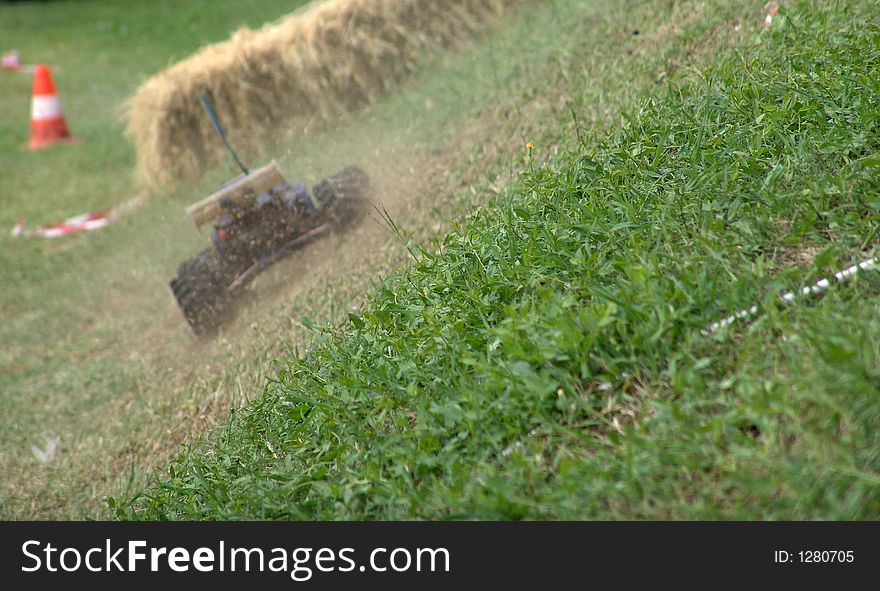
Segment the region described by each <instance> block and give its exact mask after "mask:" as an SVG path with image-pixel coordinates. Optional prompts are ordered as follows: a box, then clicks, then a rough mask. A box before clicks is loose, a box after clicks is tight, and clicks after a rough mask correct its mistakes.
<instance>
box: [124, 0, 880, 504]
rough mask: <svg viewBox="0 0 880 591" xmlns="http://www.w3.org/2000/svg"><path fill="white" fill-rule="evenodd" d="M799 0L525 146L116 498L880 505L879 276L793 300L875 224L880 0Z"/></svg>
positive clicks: (855, 255)
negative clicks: (195, 438) (585, 130)
mask: <svg viewBox="0 0 880 591" xmlns="http://www.w3.org/2000/svg"><path fill="white" fill-rule="evenodd" d="M788 8H789V11H790V13H791V16H792V18H791V19H790V20H789V19H786V20H784V21H783V22H782V23H781V24H780V21H779V20H777V23H776V25H774V29H773V31H772V32H771V33H769V34H764V33H760V34H755V33H754V31H752V30H749V31H748V32H747V34H745V35H744V36H743V37H742V39H741V43H740V44H739V46H738V47H737V49H736V50H735V51H726V52H723V53H722V55H721V56H720V57H719V58H718V59H717V60H715V61H714V63H713V64H712V65H711V66H710V67H708V68H707V69H706V70H705V71H704V72H702V73H689V74H687V75H684V76H674V81H673V82H671V83H670V84H669V86H668V91H667V92H666V93H665V94H663V95H662V96H660V98H658V99H657V100H653V101H648V102H647V103H645V104H644V105H643V106H642V107H641V108H640V109H638V110H637V111H635V112H633V113H632V115H631V116H630V117H628V119H627V123H626V124H625V125H623V126H622V127H620V128H619V129H616V130H614V131H613V132H612V133H611V134H610V135H608V136H607V137H604V138H600V139H599V140H598V141H596V142H593V141H591V140H589V139H588V140H585V141H583V142H582V143H581V144H580V145H578V146H577V147H575V148H574V149H571V150H570V151H568V152H566V153H564V154H562V155H561V156H560V157H559V158H557V159H555V160H554V161H553V163H552V164H550V165H547V166H544V165H539V164H538V163H537V162H533V161H532V160H531V158H527V159H526V161H525V162H524V163H523V167H524V170H523V172H522V174H521V175H520V179H519V181H518V182H517V183H515V184H514V185H513V186H512V187H510V189H509V190H506V191H504V192H502V193H501V194H499V195H497V196H496V198H495V199H494V201H493V202H492V203H491V206H490V207H486V208H483V209H481V210H479V211H478V212H477V213H476V214H475V215H474V216H473V217H472V218H470V219H469V220H468V221H467V222H466V223H465V224H464V225H462V226H461V227H460V228H459V229H458V230H456V231H454V232H452V233H450V234H449V235H448V236H446V237H445V238H444V239H443V240H442V242H441V243H440V244H439V245H438V248H436V249H431V250H419V249H417V250H416V251H415V253H416V254H415V257H416V258H417V262H415V263H414V264H413V265H412V266H411V267H409V268H408V269H407V270H405V271H402V272H400V273H398V274H396V275H394V276H392V277H390V278H389V279H387V280H386V281H384V282H383V283H382V284H381V285H380V286H378V288H377V290H376V292H375V294H374V295H373V297H371V299H370V301H369V303H368V305H367V306H366V308H365V309H364V310H363V311H362V313H359V314H353V315H351V316H350V318H349V321H348V322H347V323H345V324H343V325H340V326H336V327H328V328H326V329H324V331H323V334H322V342H321V344H320V346H317V347H315V348H314V349H312V350H311V351H310V352H308V353H306V354H304V355H302V356H300V357H297V358H293V359H290V360H289V361H288V362H287V366H286V368H285V369H284V370H283V371H281V372H280V374H279V375H278V378H277V380H274V381H272V383H270V385H269V386H268V387H267V389H266V392H265V394H264V395H263V396H262V397H261V398H258V399H256V400H254V401H253V402H252V403H251V404H249V405H248V406H247V407H246V408H245V409H244V410H243V411H242V412H240V413H237V414H236V415H235V417H234V418H233V419H232V420H231V421H230V422H229V424H228V426H227V427H226V428H224V429H222V430H218V431H217V432H215V433H214V435H213V437H212V438H211V439H210V440H209V441H207V442H205V443H204V444H203V445H202V446H201V447H196V448H195V449H193V450H190V451H189V452H188V453H186V454H184V455H182V456H181V457H179V458H178V460H177V461H175V462H173V463H172V464H171V465H170V466H169V469H168V471H167V472H166V473H164V474H163V475H160V477H159V481H158V482H157V483H156V484H155V485H154V486H153V487H151V488H150V489H149V490H147V491H145V493H144V494H143V495H142V496H141V497H140V498H137V499H134V500H126V502H125V503H124V505H125V508H124V509H121V510H120V515H121V516H126V517H130V518H232V517H234V518H241V517H255V518H347V519H362V518H410V517H422V518H442V517H483V518H489V517H491V518H523V517H529V518H531V517H537V518H548V517H554V518H555V517H563V518H634V517H637V518H646V517H647V518H656V517H661V518H717V517H730V518H828V519H865V518H869V519H870V518H877V517H878V516H880V474H878V468H877V466H878V449H880V445H878V439H877V437H878V436H877V432H876V424H877V421H878V419H880V416H878V414H880V413H878V408H880V407H878V404H877V393H878V392H877V391H878V384H880V381H878V380H880V374H878V373H877V369H876V368H877V367H878V362H880V349H878V346H877V342H878V337H880V322H878V320H877V318H878V315H877V310H878V308H877V304H876V300H875V299H874V298H875V297H876V295H877V293H878V289H880V280H878V279H877V278H876V277H874V276H867V277H865V278H864V279H862V280H859V281H857V282H855V284H854V285H851V286H847V287H845V288H841V289H837V290H834V291H833V292H832V293H830V294H828V295H827V296H826V297H825V298H823V299H821V300H820V301H817V302H815V304H814V305H806V304H804V303H802V304H798V305H795V306H791V307H783V306H781V305H779V304H778V303H777V300H776V299H775V297H774V294H777V293H779V292H780V290H782V289H790V288H795V287H797V286H799V285H803V284H804V283H806V282H810V281H813V280H815V279H816V278H818V277H820V276H825V275H827V274H828V273H829V272H831V270H832V269H836V268H838V267H840V266H842V265H845V264H849V263H850V262H852V261H854V260H857V259H859V258H861V257H862V256H865V254H866V253H867V252H869V251H871V249H872V248H873V246H874V244H875V242H876V227H877V222H878V213H877V207H878V203H880V201H878V199H880V181H878V175H877V172H878V169H877V162H878V151H880V115H878V111H877V107H876V105H877V104H880V103H878V100H880V83H878V80H880V53H878V48H880V29H878V28H877V23H876V20H875V19H874V18H873V17H875V16H876V14H877V11H878V3H877V2H875V1H865V2H848V3H847V2H841V3H835V4H834V5H833V6H831V5H828V3H819V2H806V1H800V2H792V3H789V4H788ZM546 129H547V131H548V136H547V137H548V138H549V137H552V136H553V134H554V133H559V132H561V130H562V129H565V127H564V126H562V125H560V124H559V123H558V122H555V121H547V122H546ZM753 301H760V302H762V303H763V304H764V308H763V311H762V313H761V314H760V316H759V317H758V318H757V320H756V321H755V322H753V323H750V324H748V325H737V326H735V327H733V328H731V329H727V330H724V331H721V332H720V333H718V334H717V335H715V336H712V337H705V336H702V335H701V329H702V328H703V327H704V326H705V325H706V324H707V323H708V322H710V321H712V320H714V319H717V318H719V317H721V316H723V315H725V314H727V313H730V312H732V311H735V310H737V309H741V308H743V307H747V306H748V305H750V304H751V302H753ZM130 502H131V503H133V504H129V503H130Z"/></svg>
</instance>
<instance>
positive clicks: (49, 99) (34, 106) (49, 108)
mask: <svg viewBox="0 0 880 591" xmlns="http://www.w3.org/2000/svg"><path fill="white" fill-rule="evenodd" d="M61 115H63V112H62V110H61V101H60V100H58V95H54V94H50V95H46V96H35V97H34V98H33V101H32V102H31V119H34V120H37V121H40V120H45V119H55V118H56V117H61Z"/></svg>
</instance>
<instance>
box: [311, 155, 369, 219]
mask: <svg viewBox="0 0 880 591" xmlns="http://www.w3.org/2000/svg"><path fill="white" fill-rule="evenodd" d="M369 190H370V180H369V177H367V174H366V173H365V172H364V171H363V170H361V169H360V168H358V167H357V166H349V167H348V168H346V169H344V170H342V171H341V172H340V173H338V174H335V175H333V176H331V177H328V178H326V179H324V180H323V181H321V182H320V183H318V184H317V185H315V187H314V194H315V199H316V200H317V202H318V207H319V208H320V211H321V213H322V214H323V215H326V216H327V218H328V219H329V220H330V221H331V223H332V224H333V228H334V230H336V231H345V230H349V229H351V228H352V227H354V226H355V225H356V223H357V222H358V221H360V220H362V219H363V218H364V216H365V215H366V213H367V209H368V206H369V202H368V201H367V193H368V192H369Z"/></svg>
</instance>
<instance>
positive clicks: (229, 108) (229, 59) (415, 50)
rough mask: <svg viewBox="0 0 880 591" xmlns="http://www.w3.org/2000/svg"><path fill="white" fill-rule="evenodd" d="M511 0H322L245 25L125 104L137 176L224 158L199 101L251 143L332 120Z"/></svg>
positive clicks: (158, 175)
mask: <svg viewBox="0 0 880 591" xmlns="http://www.w3.org/2000/svg"><path fill="white" fill-rule="evenodd" d="M512 2H513V0H325V1H323V2H316V3H313V4H311V5H309V6H308V7H307V8H306V9H305V10H302V11H299V12H296V13H293V14H291V15H289V16H287V17H285V18H284V19H282V20H281V21H278V22H277V23H274V24H270V25H267V26H264V27H263V28H262V29H259V30H256V31H254V30H250V29H241V30H239V31H238V32H237V33H235V34H234V35H233V36H232V38H231V39H229V40H228V41H225V42H223V43H218V44H215V45H209V46H206V47H204V48H202V49H201V50H199V51H198V52H197V53H195V54H194V55H192V56H191V57H189V58H188V59H186V60H184V61H182V62H180V63H178V64H175V65H174V66H171V67H169V68H168V69H166V70H165V71H163V72H161V73H159V74H158V75H156V76H154V77H153V78H151V79H149V80H148V81H147V82H145V83H144V84H143V85H142V86H141V87H140V88H139V89H138V91H137V93H136V94H135V95H134V97H132V99H131V100H130V102H129V104H128V119H129V121H128V133H129V134H130V135H131V136H132V137H133V138H134V141H135V144H136V147H137V154H138V173H139V176H140V177H141V178H142V179H143V180H144V181H146V182H147V184H149V185H156V184H159V185H170V184H174V183H175V182H176V181H178V180H181V179H193V178H197V177H198V176H200V175H201V174H202V173H203V172H204V171H205V169H206V168H207V167H209V166H211V165H213V164H215V163H217V162H218V161H219V160H220V159H221V158H223V156H224V152H223V150H224V148H223V146H222V144H221V143H220V142H219V141H218V140H217V138H216V137H215V136H214V131H213V129H212V127H211V123H210V120H209V118H208V117H207V115H206V114H205V112H204V111H203V108H202V105H201V103H200V101H199V97H200V96H201V95H205V96H207V97H208V99H209V100H210V101H211V102H212V103H213V105H214V107H215V109H216V110H217V112H218V113H219V115H220V118H221V120H222V122H223V125H224V127H225V129H226V133H227V135H228V136H229V138H230V140H231V142H232V143H233V145H236V146H241V147H242V148H244V149H250V150H252V149H256V148H257V147H259V146H260V145H264V144H265V143H266V142H267V141H271V139H273V138H272V131H273V130H274V129H277V127H278V125H279V124H280V123H282V122H284V121H289V120H291V119H294V118H308V119H313V118H318V119H322V120H327V119H331V118H333V117H335V116H338V115H339V114H340V113H343V112H345V111H350V110H352V109H357V108H359V107H362V106H364V105H366V104H368V103H369V102H370V101H372V100H373V99H375V98H376V97H377V96H379V95H381V94H383V93H384V92H386V91H387V90H388V89H389V88H391V87H392V86H393V85H395V84H396V83H398V82H399V81H401V80H402V79H403V78H405V77H406V76H407V75H408V74H410V73H411V72H412V71H413V69H414V68H415V66H416V64H417V62H418V60H419V58H420V57H421V56H423V55H424V54H425V53H426V52H427V51H428V50H430V49H432V48H437V47H448V46H451V45H453V44H455V43H456V42H458V41H460V40H463V39H467V38H469V37H472V36H474V35H475V34H477V33H478V32H479V31H480V30H481V29H483V28H484V27H485V26H486V25H487V23H488V22H489V21H490V20H491V19H492V18H494V17H495V16H496V15H497V14H498V13H499V12H500V11H501V10H502V8H503V7H504V5H506V4H511V3H512Z"/></svg>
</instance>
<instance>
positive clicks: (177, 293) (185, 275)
mask: <svg viewBox="0 0 880 591" xmlns="http://www.w3.org/2000/svg"><path fill="white" fill-rule="evenodd" d="M171 291H172V293H174V298H175V299H176V300H177V304H178V305H179V306H180V309H181V311H183V315H184V317H185V318H186V321H187V322H188V323H189V325H190V326H191V327H192V329H193V332H194V333H195V334H196V335H198V336H209V335H212V334H213V333H214V332H216V330H217V325H218V324H219V321H220V319H221V316H222V314H223V311H224V310H225V308H226V304H227V299H226V285H224V281H223V272H222V265H221V262H220V261H219V260H218V259H217V257H216V256H215V254H214V251H213V249H210V248H209V249H207V250H204V251H202V252H200V253H199V254H197V255H195V256H194V257H192V258H191V259H189V260H188V261H186V262H184V263H183V264H182V265H180V268H179V269H178V271H177V277H176V278H174V279H172V280H171Z"/></svg>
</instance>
